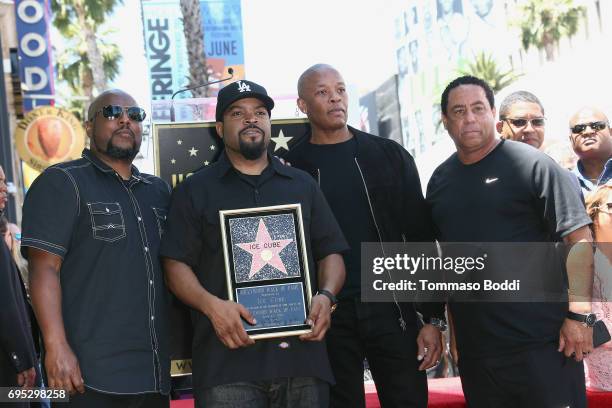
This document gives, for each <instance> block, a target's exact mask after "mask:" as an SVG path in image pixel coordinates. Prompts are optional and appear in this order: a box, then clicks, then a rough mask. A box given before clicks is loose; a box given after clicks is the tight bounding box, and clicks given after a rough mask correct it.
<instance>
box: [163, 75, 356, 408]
mask: <svg viewBox="0 0 612 408" xmlns="http://www.w3.org/2000/svg"><path fill="white" fill-rule="evenodd" d="M273 107H274V102H273V100H272V99H271V98H270V97H269V96H268V95H267V92H266V90H265V89H264V88H263V87H262V86H260V85H258V84H256V83H254V82H251V81H245V80H242V81H237V82H234V83H232V84H229V85H228V86H226V87H225V88H223V89H222V90H221V91H220V92H219V95H218V98H217V110H216V119H217V125H216V129H217V133H218V134H219V135H220V137H221V138H222V139H223V142H224V145H225V151H224V152H223V153H222V154H221V156H220V157H219V160H218V161H217V162H216V163H214V164H213V165H211V166H208V167H206V168H204V169H202V170H200V171H198V172H196V173H195V174H193V175H192V176H191V177H189V178H188V179H187V180H186V181H184V182H183V183H181V184H180V185H179V186H178V187H177V188H176V190H175V192H174V195H173V197H172V201H171V205H170V212H169V216H168V222H167V228H166V231H165V234H164V239H163V241H162V248H161V255H162V256H163V257H164V260H163V262H164V268H165V273H166V280H167V282H168V286H169V287H170V290H171V291H172V292H174V293H175V294H176V295H177V297H178V298H179V299H181V300H182V301H183V302H185V303H186V304H187V305H189V306H191V307H192V309H193V310H192V312H191V316H192V321H193V324H194V339H193V384H194V395H195V400H196V406H198V407H200V406H205V407H207V408H208V407H226V406H232V407H242V406H244V407H246V406H249V407H251V406H258V407H259V406H268V405H271V406H291V407H314V406H317V407H318V406H320V407H324V406H327V405H328V404H329V396H328V392H329V391H328V389H329V387H328V384H330V383H333V381H334V378H333V375H332V371H331V368H330V366H329V361H328V356H327V351H326V347H325V342H323V341H321V340H323V338H324V336H325V333H326V331H327V329H328V327H329V325H330V314H331V311H332V307H333V306H335V305H334V303H335V294H336V293H337V292H339V291H340V289H341V287H342V285H343V283H344V263H343V261H342V256H341V255H339V254H340V253H341V252H343V251H345V250H346V249H347V244H346V242H345V240H344V237H343V235H342V232H341V231H340V228H339V226H338V224H337V222H336V220H335V219H334V217H333V214H332V213H331V210H330V209H329V206H328V205H327V202H326V201H325V199H324V197H323V194H322V193H321V191H320V190H319V188H318V187H317V185H316V183H315V182H314V181H313V180H312V178H311V177H309V176H308V175H307V174H305V173H303V172H302V171H300V170H297V169H294V168H291V167H288V166H284V165H283V164H282V163H280V161H279V160H278V159H276V158H273V157H271V156H270V155H269V154H267V146H268V144H269V142H270V134H271V122H270V112H271V110H272V108H273ZM298 204H299V206H298ZM281 207H282V209H279V208H281ZM287 207H292V208H296V207H297V210H296V211H295V212H292V211H290V210H287V209H286V208H287ZM295 214H298V215H295ZM288 226H289V227H288ZM291 226H292V227H291ZM222 232H223V233H222ZM299 237H302V238H303V239H299ZM303 255H305V256H303ZM315 263H316V266H317V268H316V271H317V273H316V274H314V273H312V274H310V275H309V274H308V271H309V270H310V271H311V272H314V271H315V267H314V266H315ZM296 266H297V268H296ZM304 275H306V276H304ZM300 282H302V283H300ZM309 282H310V283H309ZM310 287H312V291H313V292H314V291H317V288H318V291H317V292H316V294H314V295H312V293H311V292H309V290H307V289H310ZM270 293H273V294H274V296H268V297H265V296H264V295H265V294H270ZM289 293H291V295H290V294H289ZM296 293H297V295H296ZM258 295H259V296H258ZM289 298H291V299H292V300H291V301H288V300H287V299H289ZM233 299H236V300H237V302H234V301H233ZM296 299H297V300H296ZM300 299H301V303H300ZM306 299H311V300H310V302H307V301H306ZM296 304H297V305H298V307H296ZM300 311H302V312H304V311H307V313H305V314H303V320H302V321H300V322H298V323H299V324H298V326H303V325H304V323H305V321H306V323H308V325H309V326H310V327H311V330H308V332H307V333H305V334H302V335H301V336H299V338H298V337H297V336H286V335H285V337H274V338H267V339H264V340H260V339H259V338H261V337H259V338H258V339H257V340H256V341H255V340H254V339H253V337H257V336H253V335H250V334H251V333H255V332H258V331H259V332H266V334H265V336H264V337H269V336H283V335H284V334H283V333H284V331H285V330H286V332H291V333H295V331H293V330H291V327H289V326H292V324H289V323H287V319H288V315H290V314H292V313H294V312H300ZM254 316H257V318H255V317H254ZM274 320H277V321H279V322H282V323H279V324H278V325H277V326H278V327H276V328H271V327H270V325H266V323H265V322H266V321H268V322H269V321H274ZM262 326H265V327H263V328H262ZM293 326H295V325H293Z"/></svg>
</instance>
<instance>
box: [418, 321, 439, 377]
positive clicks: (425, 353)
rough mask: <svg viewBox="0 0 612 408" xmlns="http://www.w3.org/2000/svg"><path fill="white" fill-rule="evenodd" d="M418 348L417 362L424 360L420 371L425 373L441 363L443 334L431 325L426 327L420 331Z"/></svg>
mask: <svg viewBox="0 0 612 408" xmlns="http://www.w3.org/2000/svg"><path fill="white" fill-rule="evenodd" d="M417 346H418V348H419V351H418V353H419V354H418V355H417V360H419V361H421V360H423V361H422V362H421V365H420V366H419V370H421V371H423V370H427V369H428V368H431V367H433V366H435V365H436V364H438V363H439V362H440V355H441V354H442V332H440V330H439V329H438V328H437V327H435V326H433V325H431V324H426V325H424V326H423V327H422V328H421V331H419V335H418V337H417Z"/></svg>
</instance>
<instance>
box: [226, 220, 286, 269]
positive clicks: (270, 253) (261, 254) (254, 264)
mask: <svg viewBox="0 0 612 408" xmlns="http://www.w3.org/2000/svg"><path fill="white" fill-rule="evenodd" d="M291 242H293V240H292V239H276V240H273V239H272V238H271V237H270V233H269V232H268V228H266V224H264V222H263V219H261V218H260V219H259V226H258V227H257V236H256V237H255V241H253V242H245V243H242V244H236V245H238V246H239V247H240V248H242V249H244V250H245V251H247V252H248V253H250V254H251V255H252V256H253V259H252V261H251V270H250V272H249V279H250V278H252V277H253V276H254V275H255V274H256V273H257V272H259V271H260V270H261V269H262V268H263V267H264V266H266V265H270V266H272V267H274V268H276V269H278V270H279V271H281V272H282V273H284V274H285V275H287V270H286V269H285V265H284V264H283V261H282V260H281V259H280V257H279V254H280V252H281V251H282V250H283V249H284V248H285V247H286V246H287V245H289V244H290V243H291Z"/></svg>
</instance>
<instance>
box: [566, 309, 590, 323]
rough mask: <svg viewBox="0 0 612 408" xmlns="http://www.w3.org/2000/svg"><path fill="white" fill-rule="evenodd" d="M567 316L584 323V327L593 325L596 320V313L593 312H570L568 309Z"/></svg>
mask: <svg viewBox="0 0 612 408" xmlns="http://www.w3.org/2000/svg"><path fill="white" fill-rule="evenodd" d="M567 318H568V319H570V320H575V321H577V322H580V323H584V325H585V326H586V327H593V326H594V325H595V322H596V321H597V315H596V314H595V313H587V314H580V313H574V312H570V311H569V310H568V312H567Z"/></svg>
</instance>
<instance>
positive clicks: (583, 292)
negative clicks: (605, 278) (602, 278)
mask: <svg viewBox="0 0 612 408" xmlns="http://www.w3.org/2000/svg"><path fill="white" fill-rule="evenodd" d="M563 241H564V242H565V244H566V245H571V246H572V247H571V250H570V252H569V255H568V257H567V277H568V281H569V310H570V311H572V312H574V313H580V314H585V313H590V312H591V296H592V290H593V247H592V241H593V238H592V236H591V230H590V229H589V227H588V226H584V227H581V228H578V229H577V230H575V231H573V232H571V233H569V234H568V235H566V236H565V237H564V238H563ZM592 350H593V329H592V328H590V327H586V325H584V324H583V323H580V322H577V321H575V320H571V319H567V318H566V319H565V320H564V322H563V326H562V327H561V333H560V336H559V351H562V352H564V354H565V355H566V356H567V357H570V356H572V355H574V359H575V360H576V361H581V360H582V358H583V357H584V356H586V355H587V354H588V353H590V352H591V351H592Z"/></svg>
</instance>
